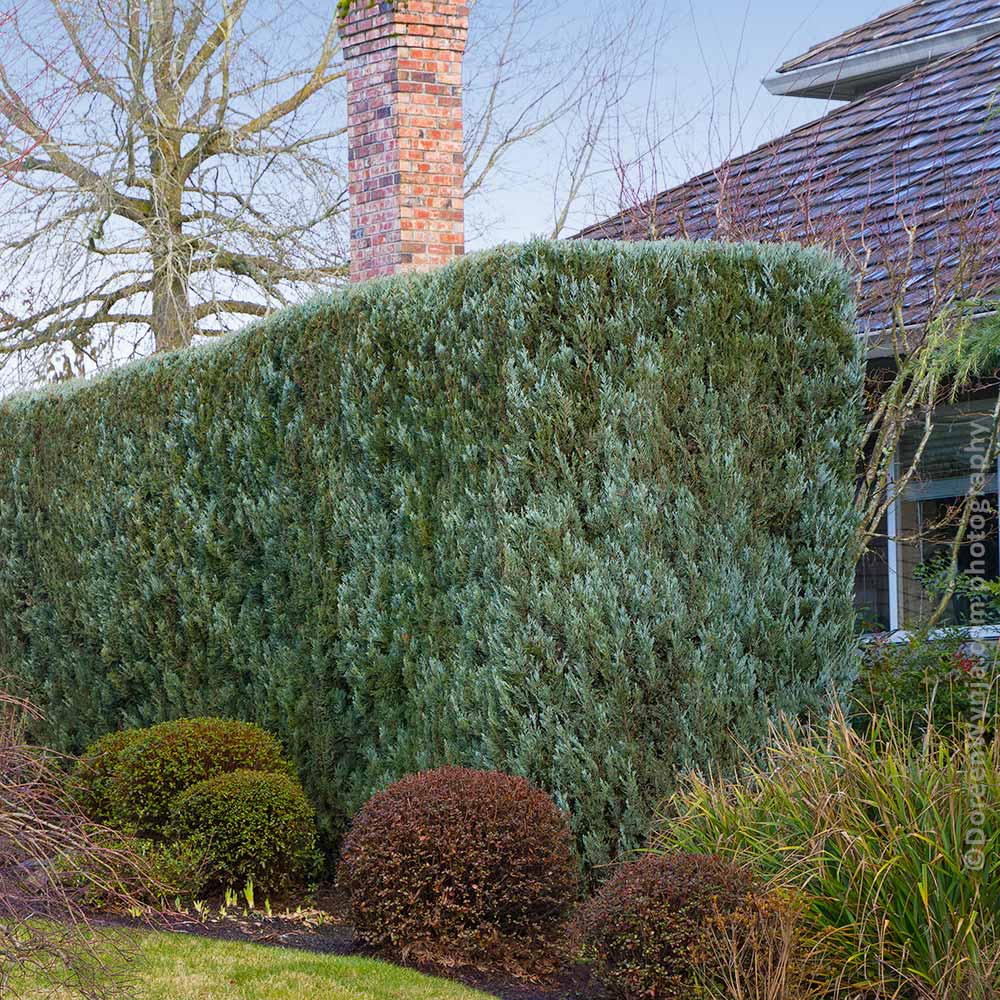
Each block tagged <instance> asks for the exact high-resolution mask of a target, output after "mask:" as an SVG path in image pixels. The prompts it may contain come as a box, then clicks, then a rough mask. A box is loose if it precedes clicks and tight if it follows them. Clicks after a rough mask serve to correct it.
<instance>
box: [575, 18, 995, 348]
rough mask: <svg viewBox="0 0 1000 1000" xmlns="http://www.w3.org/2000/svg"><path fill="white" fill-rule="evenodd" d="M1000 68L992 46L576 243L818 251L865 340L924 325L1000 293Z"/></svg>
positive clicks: (934, 68) (893, 87) (991, 42)
mask: <svg viewBox="0 0 1000 1000" xmlns="http://www.w3.org/2000/svg"><path fill="white" fill-rule="evenodd" d="M911 6H921V5H911ZM927 6H941V5H940V4H937V5H927ZM951 6H952V7H957V6H958V5H957V4H952V5H951ZM998 67H1000V35H995V36H991V37H990V38H988V39H987V40H986V41H984V42H982V43H980V44H978V45H975V46H973V47H971V48H969V49H965V50H963V51H962V52H960V53H958V54H957V55H954V56H951V57H948V58H946V59H943V60H940V61H938V62H935V63H932V64H930V65H929V66H927V67H926V68H924V69H923V70H921V71H919V72H916V73H915V74H913V75H912V76H910V77H908V78H906V79H904V80H901V81H899V82H896V83H893V84H889V85H887V86H884V87H882V88H880V89H878V90H875V91H873V92H872V93H870V94H867V95H866V96H865V97H863V98H861V99H859V100H857V101H854V102H853V103H851V104H848V105H845V106H843V107H840V108H837V109H836V110H835V111H833V112H832V113H830V114H828V115H826V116H825V117H823V118H820V119H818V120H817V121H814V122H812V123H810V124H808V125H804V126H802V127H801V128H798V129H796V130H795V131H793V132H790V133H789V134H787V135H785V136H782V137H781V138H779V139H776V140H774V141H772V142H770V143H767V144H765V145H764V146H761V147H759V148H758V149H755V150H753V151H752V152H750V153H747V154H745V155H742V156H739V157H736V158H735V159H732V160H730V161H728V162H726V163H724V164H723V165H722V166H720V167H719V168H717V169H715V170H712V171H709V172H707V173H704V174H702V175H700V176H698V177H695V178H693V179H691V180H689V181H688V182H686V183H685V184H682V185H680V186H678V187H675V188H672V189H671V190H668V191H664V192H662V193H661V194H659V195H658V196H656V197H655V198H653V199H652V200H651V201H649V202H647V203H645V204H643V205H638V206H636V207H635V208H633V209H630V210H628V211H625V212H622V213H621V214H620V215H618V216H615V217H613V218H611V219H608V220H607V221H605V222H602V223H598V224H596V225H593V226H590V227H588V228H587V229H585V230H584V231H583V232H581V233H580V234H579V236H580V237H581V238H592V239H633V240H635V239H650V238H666V237H675V236H686V237H689V238H692V239H700V238H717V239H763V240H797V241H801V242H805V243H819V244H822V245H825V246H828V247H830V248H831V249H832V250H834V252H836V253H838V254H840V255H841V256H843V257H845V258H846V259H847V260H848V263H849V264H850V265H852V266H853V267H854V268H855V270H856V272H857V273H858V274H859V303H858V311H859V321H860V324H861V327H862V329H863V330H865V331H868V332H872V333H875V332H877V331H878V330H880V329H885V328H886V327H888V326H889V325H891V324H893V323H895V324H896V325H898V324H899V322H900V321H902V322H903V323H905V324H906V325H910V324H917V323H921V322H923V321H925V320H926V319H927V318H928V317H929V316H931V315H933V313H934V311H935V309H936V308H937V307H939V306H940V305H941V303H942V301H945V300H950V299H954V298H968V297H971V296H979V295H983V294H986V293H987V292H989V291H993V290H994V289H995V288H996V287H997V286H1000V117H997V118H996V119H991V117H990V116H991V110H992V109H993V108H994V107H995V102H996V95H997V88H998V87H1000V72H998Z"/></svg>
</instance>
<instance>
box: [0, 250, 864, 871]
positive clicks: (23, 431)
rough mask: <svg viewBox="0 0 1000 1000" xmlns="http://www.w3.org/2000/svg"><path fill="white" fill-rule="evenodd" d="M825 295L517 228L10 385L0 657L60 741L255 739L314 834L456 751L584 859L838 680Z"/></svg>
mask: <svg viewBox="0 0 1000 1000" xmlns="http://www.w3.org/2000/svg"><path fill="white" fill-rule="evenodd" d="M848 287H849V283H848V280H847V277H846V275H845V272H844V271H843V270H842V268H841V267H840V266H839V265H837V264H835V263H834V262H832V261H831V260H830V259H829V258H828V257H827V256H825V255H823V254H821V253H818V252H813V251H803V250H800V249H796V248H793V247H779V246H771V247H757V246H751V245H719V244H707V243H706V244H689V243H673V244H645V245H635V246H628V245H615V244H609V243H593V244H588V243H583V242H571V243H562V244H548V243H532V244H529V245H527V246H523V247H508V248H504V249H500V250H497V251H492V252H489V253H486V254H483V255H478V256H473V257H468V258H466V259H464V260H462V261H460V262H458V263H456V264H455V265H453V266H450V267H448V268H445V269H442V270H440V271H437V272H435V273H433V274H429V275H421V276H409V277H404V278H399V279H393V280H387V281H377V282H372V283H369V284H366V285H364V286H359V287H355V288H352V289H349V290H346V291H344V292H340V293H337V294H335V295H333V296H331V297H326V298H320V299H317V300H314V301H312V302H310V303H308V304H305V305H303V306H300V307H297V308H293V309H289V310H286V311H284V312H281V313H279V314H278V315H276V316H274V317H273V318H271V319H269V320H267V321H265V322H261V323H258V324H256V325H253V326H251V327H249V328H248V329H247V330H245V331H243V332H242V333H241V334H239V335H236V336H234V337H232V338H230V339H227V340H224V341H222V342H219V343H216V344H214V345H212V346H209V347H205V348H196V349H190V350H185V351H181V352H178V353H174V354H168V355H163V356H159V357H156V358H153V359H151V360H147V361H143V362H140V363H137V364H134V365H131V366H128V367H126V368H124V369H121V370H119V371H117V372H115V373H114V374H112V375H109V376H107V377H103V378H99V379H95V380H92V381H88V382H84V383H82V384H77V385H72V386H70V387H68V388H61V389H53V390H50V391H46V392H43V393H40V394H35V395H30V396H27V397H20V398H15V399H13V400H9V401H7V402H5V403H3V404H2V405H0V466H2V468H3V469H4V476H3V480H2V482H0V552H3V553H4V559H3V560H2V561H0V662H5V663H11V664H14V665H15V667H16V669H17V670H18V671H19V672H20V674H21V676H22V678H23V680H24V683H25V684H26V685H27V686H29V687H30V689H31V692H32V694H33V696H34V697H35V699H36V700H37V701H40V702H41V703H42V705H43V707H44V708H45V710H46V712H47V713H48V730H47V731H46V732H45V733H44V734H43V735H44V737H45V738H46V739H48V740H50V741H51V742H54V743H58V744H59V745H61V746H64V747H67V748H73V747H80V746H83V745H84V744H85V743H87V742H88V741H90V740H92V739H93V738H95V737H96V736H98V735H100V734H102V733H104V732H107V731H108V730H110V729H115V728H119V727H121V726H122V725H125V724H128V725H146V724H149V723H152V722H156V721H159V720H162V719H166V718H171V717H176V716H181V715H228V716H235V717H240V718H247V719H253V720H255V721H257V722H259V723H261V724H263V725H264V726H266V727H267V728H269V729H272V730H274V731H276V732H278V733H279V734H280V736H281V738H282V740H283V742H284V744H285V746H286V747H287V748H288V749H289V751H290V752H291V754H292V756H293V757H294V758H295V760H296V762H297V764H298V765H299V769H300V771H301V773H302V774H303V775H304V776H305V780H306V782H307V787H308V791H309V793H310V797H311V798H312V799H313V801H314V802H315V803H317V806H318V809H319V813H320V816H321V818H322V821H323V823H324V824H325V827H326V830H327V832H328V833H329V834H333V835H337V834H338V833H339V832H340V831H342V830H343V828H344V825H345V823H346V819H347V818H348V817H349V816H350V815H351V814H352V813H353V812H354V811H355V810H356V809H357V808H358V807H359V806H360V805H361V803H363V802H364V801H365V800H366V799H367V797H368V796H369V795H370V794H371V792H372V790H373V789H375V788H377V787H379V786H381V785H383V784H385V783H387V782H388V781H390V780H392V779H394V778H397V777H399V776H400V775H402V774H404V773H407V772H412V771H418V770H423V769H426V768H429V767H433V766H436V765H439V764H441V763H461V764H465V765H469V766H475V767H480V768H484V769H490V770H492V769H496V770H503V771H508V772H512V773H516V774H522V775H525V776H528V777H530V778H531V779H532V780H534V781H535V782H536V783H538V784H539V785H540V786H541V787H543V788H545V789H546V790H547V791H549V792H551V793H552V794H553V795H554V796H555V799H556V801H557V803H558V804H559V806H560V807H561V808H563V809H565V810H567V811H568V812H569V813H570V814H571V815H572V816H573V822H574V826H575V833H576V835H577V837H578V840H579V844H580V847H581V849H582V851H583V852H584V855H585V857H586V858H587V860H588V861H589V862H590V863H598V862H604V861H606V860H607V859H608V858H609V857H610V856H611V855H612V854H614V853H615V852H616V851H617V850H618V848H620V847H622V846H625V847H627V846H631V845H633V844H635V843H637V842H638V841H639V840H640V839H641V837H642V836H643V835H644V833H645V830H646V827H647V823H648V819H649V816H650V813H651V810H652V808H653V805H654V803H655V802H656V801H657V800H658V799H659V798H660V797H661V796H662V794H663V793H664V792H665V791H666V790H667V789H668V788H669V787H670V786H671V783H672V778H673V775H674V773H675V769H676V768H678V767H686V766H689V765H702V764H706V763H707V762H710V761H712V762H715V763H716V764H719V765H722V766H724V765H725V764H726V763H727V762H729V761H731V760H733V759H734V757H735V752H734V750H733V739H734V738H736V739H737V740H742V741H744V742H748V743H753V742H754V741H756V740H757V739H759V738H760V736H761V735H762V734H763V733H764V731H765V728H766V725H767V721H768V719H769V718H770V717H772V716H774V715H775V713H777V712H780V711H784V712H789V713H791V714H793V715H794V714H799V713H802V712H803V711H807V710H809V709H811V708H814V707H816V706H817V705H818V704H819V703H820V702H821V700H822V698H823V696H824V692H825V690H826V689H827V686H828V684H829V683H830V682H831V681H832V682H836V683H837V684H838V685H840V686H843V685H844V684H846V683H847V682H848V681H849V679H850V677H849V675H850V672H851V670H852V664H851V656H850V652H849V649H850V645H851V627H852V626H851V622H852V615H851V608H850V589H851V574H852V569H853V565H852V562H853V556H852V552H851V537H852V531H853V527H854V524H853V516H852V514H851V502H850V501H851V492H852V479H853V473H854V468H853V462H854V454H855V443H856V441H855V436H856V433H857V425H858V415H859V408H860V399H859V397H860V390H859V360H858V351H857V347H856V344H855V339H854V337H853V336H852V333H851V329H852V327H851V310H850V305H849V291H848Z"/></svg>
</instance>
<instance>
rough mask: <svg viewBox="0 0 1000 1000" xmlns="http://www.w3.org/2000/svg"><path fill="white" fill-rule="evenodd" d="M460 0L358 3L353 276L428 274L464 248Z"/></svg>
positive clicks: (353, 26)
mask: <svg viewBox="0 0 1000 1000" xmlns="http://www.w3.org/2000/svg"><path fill="white" fill-rule="evenodd" d="M468 24H469V8H468V5H467V4H466V3H462V2H459V0H396V2H395V3H378V2H371V0H354V2H352V3H351V6H350V12H349V13H348V15H347V17H346V18H345V20H344V21H343V22H341V28H340V33H341V39H342V41H343V47H344V57H345V60H346V65H347V116H348V124H347V135H348V170H349V183H350V187H349V192H350V216H351V280H352V281H364V280H366V279H367V278H374V277H376V276H378V275H382V274H393V273H395V272H396V271H416V270H426V269H427V268H432V267H436V266H437V265H439V264H445V263H447V262H448V261H450V260H454V259H455V258H456V257H458V256H460V255H461V254H462V253H463V252H464V250H465V230H464V219H465V213H464V206H463V194H462V190H463V176H462V174H463V166H462V53H463V52H464V50H465V39H466V35H467V33H468Z"/></svg>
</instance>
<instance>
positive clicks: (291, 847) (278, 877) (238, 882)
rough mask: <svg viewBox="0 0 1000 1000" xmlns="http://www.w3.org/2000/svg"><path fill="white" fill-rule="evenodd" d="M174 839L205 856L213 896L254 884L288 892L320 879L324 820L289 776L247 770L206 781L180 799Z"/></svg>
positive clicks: (172, 826)
mask: <svg viewBox="0 0 1000 1000" xmlns="http://www.w3.org/2000/svg"><path fill="white" fill-rule="evenodd" d="M168 833H169V836H170V838H171V840H173V841H174V842H178V843H184V844H188V845H191V846H192V847H193V848H194V849H195V850H196V852H197V853H198V854H199V855H200V856H201V858H202V865H203V868H202V870H203V872H204V875H205V880H206V882H205V886H206V887H208V888H211V889H225V888H228V887H236V888H242V887H243V886H244V885H246V883H247V882H248V881H252V882H253V884H254V886H255V887H256V888H257V889H259V890H261V891H262V892H276V891H283V890H288V889H292V888H296V887H301V886H302V885H303V884H304V883H305V882H307V881H308V880H309V878H311V877H312V876H313V875H314V874H315V873H316V869H317V863H318V853H317V850H316V814H315V812H314V810H313V808H312V806H311V805H309V802H308V801H307V799H306V796H305V792H303V790H302V786H301V785H300V784H299V782H298V781H297V780H296V779H295V778H293V777H291V776H290V775H288V774H281V773H275V772H271V771H250V770H239V771H230V772H228V773H226V774H219V775H216V776H215V777H213V778H207V779H206V780H204V781H199V782H198V783H197V784H196V785H192V786H191V787H190V788H188V789H187V790H186V791H184V792H181V794H180V795H178V796H177V798H176V799H174V802H173V805H172V806H171V810H170V823H169V826H168Z"/></svg>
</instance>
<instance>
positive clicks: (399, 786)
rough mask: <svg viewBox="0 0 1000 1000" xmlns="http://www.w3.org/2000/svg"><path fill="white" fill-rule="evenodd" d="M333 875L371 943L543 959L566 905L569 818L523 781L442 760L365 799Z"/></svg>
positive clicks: (485, 960)
mask: <svg viewBox="0 0 1000 1000" xmlns="http://www.w3.org/2000/svg"><path fill="white" fill-rule="evenodd" d="M339 881H340V883H341V884H342V885H343V886H344V887H345V888H346V889H347V890H348V891H349V892H350V896H351V907H352V910H353V914H354V924H355V932H356V934H357V936H358V937H359V938H360V939H361V940H362V941H364V942H365V943H367V944H369V945H374V946H376V947H380V948H387V949H391V950H393V951H398V952H401V953H402V954H403V955H405V956H408V957H413V958H418V959H425V960H431V961H437V962H447V963H471V964H476V965H486V966H491V965H492V966H504V967H507V968H512V969H522V970H523V969H527V968H530V967H533V966H536V965H538V964H540V963H544V962H545V960H546V957H547V956H548V955H549V953H550V952H549V946H550V945H551V943H552V941H553V939H554V937H555V936H556V933H557V931H558V929H559V928H560V925H561V923H562V921H563V918H564V917H565V916H566V915H567V913H568V911H569V909H570V907H571V906H572V905H573V903H574V902H575V901H576V898H577V895H578V892H579V872H578V864H577V860H576V858H575V856H574V853H573V848H572V842H571V838H570V831H569V824H568V822H567V818H566V816H565V815H564V814H563V813H562V812H560V810H559V809H558V808H557V807H556V805H555V803H554V802H553V801H552V799H550V798H549V796H548V795H546V794H545V793H544V792H541V791H539V790H538V789H537V788H535V787H534V786H533V785H531V784H530V783H529V782H528V781H526V780H525V779H524V778H516V777H512V776H510V775H507V774H500V773H498V772H495V771H476V770H471V769H469V768H464V767H444V768H440V769H438V770H435V771H426V772H424V773H422V774H415V775H411V776H409V777H406V778H403V779H402V780H401V781H397V782H396V783H395V784H392V785H390V786H389V787H388V788H386V789H385V790H384V791H382V792H379V793H377V794H376V795H375V796H373V797H372V798H371V799H370V800H369V801H368V803H367V804H366V805H365V806H364V807H363V808H362V809H361V811H360V812H359V813H358V814H357V816H356V817H355V818H354V822H353V823H352V825H351V829H350V832H349V833H348V835H347V838H346V840H345V842H344V848H343V855H342V858H341V862H340V870H339Z"/></svg>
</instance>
